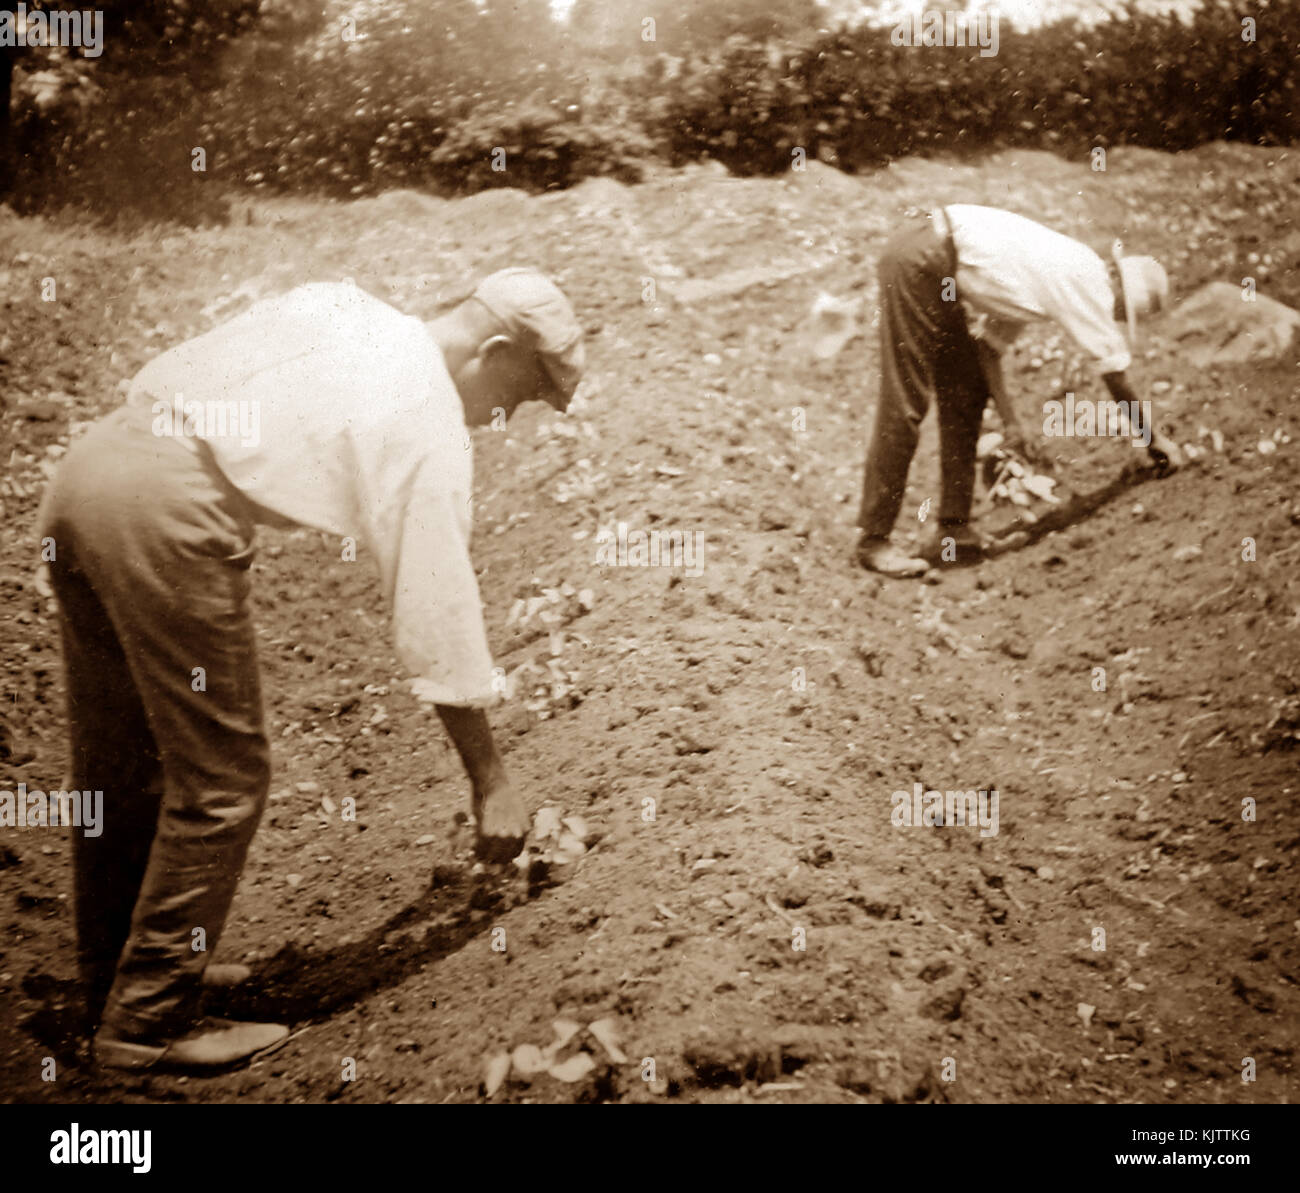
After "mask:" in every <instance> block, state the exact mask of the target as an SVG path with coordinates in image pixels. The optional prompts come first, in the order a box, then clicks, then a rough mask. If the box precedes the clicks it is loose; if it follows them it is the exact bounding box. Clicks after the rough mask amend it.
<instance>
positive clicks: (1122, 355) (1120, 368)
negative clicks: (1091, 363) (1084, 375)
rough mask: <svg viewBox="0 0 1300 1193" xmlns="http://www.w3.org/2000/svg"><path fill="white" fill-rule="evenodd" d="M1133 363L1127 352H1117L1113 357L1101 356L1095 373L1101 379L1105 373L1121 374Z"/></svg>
mask: <svg viewBox="0 0 1300 1193" xmlns="http://www.w3.org/2000/svg"><path fill="white" fill-rule="evenodd" d="M1132 363H1133V357H1132V356H1131V355H1130V354H1129V353H1127V352H1118V353H1116V354H1115V355H1114V356H1103V357H1102V358H1101V359H1100V360H1098V361H1097V372H1098V373H1100V374H1101V375H1102V376H1103V377H1104V376H1105V375H1106V374H1107V373H1122V372H1124V370H1125V369H1127V368H1128V367H1129V366H1130V365H1131V364H1132Z"/></svg>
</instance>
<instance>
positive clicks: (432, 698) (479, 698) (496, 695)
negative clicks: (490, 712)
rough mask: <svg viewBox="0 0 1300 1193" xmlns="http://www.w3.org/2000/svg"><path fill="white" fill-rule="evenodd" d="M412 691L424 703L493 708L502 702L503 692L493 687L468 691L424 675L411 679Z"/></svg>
mask: <svg viewBox="0 0 1300 1193" xmlns="http://www.w3.org/2000/svg"><path fill="white" fill-rule="evenodd" d="M411 691H412V692H413V693H414V695H415V698H416V699H417V700H419V701H421V702H423V703H424V704H447V705H450V706H451V707H452V708H491V707H493V706H494V705H497V704H500V703H501V693H500V692H495V691H493V690H492V689H491V687H488V688H486V689H480V690H478V691H466V690H465V689H463V688H460V689H457V688H453V687H451V686H450V685H449V684H445V683H439V682H438V681H437V680H436V679H429V678H428V677H427V676H423V675H421V676H417V677H416V678H415V679H413V680H411Z"/></svg>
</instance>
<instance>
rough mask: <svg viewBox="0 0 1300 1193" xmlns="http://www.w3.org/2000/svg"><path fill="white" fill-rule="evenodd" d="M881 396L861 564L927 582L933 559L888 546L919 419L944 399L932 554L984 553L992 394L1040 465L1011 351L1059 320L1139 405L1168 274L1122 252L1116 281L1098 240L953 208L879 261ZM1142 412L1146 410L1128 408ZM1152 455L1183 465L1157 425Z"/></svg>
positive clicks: (999, 214) (1012, 437)
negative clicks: (1145, 326) (1004, 359)
mask: <svg viewBox="0 0 1300 1193" xmlns="http://www.w3.org/2000/svg"><path fill="white" fill-rule="evenodd" d="M877 268H878V273H879V279H880V353H881V369H880V373H881V375H880V396H879V400H878V404H877V407H876V421H875V428H874V430H873V432H872V439H871V446H870V449H869V451H868V455H867V462H866V468H865V474H864V477H863V489H862V505H861V508H860V510H859V513H858V526H859V528H860V530H861V539H860V541H859V544H858V560H859V562H860V563H861V564H862V566H863V567H866V568H869V569H871V570H873V571H877V572H882V573H884V574H885V575H890V576H918V575H921V574H923V573H924V572H925V571H926V570H927V568H928V564H927V563H926V560H925V559H915V558H909V557H908V556H907V555H906V554H905V553H904V552H903V551H902V550H900V549H899V548H898V547H896V546H894V545H893V543H891V542H890V538H889V536H890V532H891V531H892V529H893V526H894V522H895V521H896V520H897V517H898V512H899V509H900V507H901V506H902V502H903V493H904V489H905V487H906V484H907V473H908V469H909V467H910V465H911V462H912V456H913V454H914V453H915V451H916V443H917V438H918V435H919V432H920V426H921V420H922V419H923V418H924V417H925V412H926V410H927V409H928V407H929V405H930V401H931V398H932V397H934V398H935V399H936V406H937V412H938V419H939V445H940V459H941V465H942V472H943V488H942V494H941V498H940V506H939V519H938V528H937V532H936V534H935V536H934V543H932V544H931V545H930V546H929V547H928V548H927V549H926V551H925V555H927V556H928V557H931V558H933V557H935V556H937V555H938V554H939V550H940V544H942V543H943V542H944V540H945V539H949V538H950V539H951V540H952V541H953V544H954V545H955V547H956V548H957V550H958V551H959V552H960V553H961V555H962V556H964V557H965V558H970V557H972V556H975V557H977V556H978V555H979V553H980V545H981V542H980V538H979V536H978V535H977V534H976V533H975V532H974V530H973V529H972V528H971V527H970V525H969V519H970V507H971V501H972V498H973V496H974V487H975V444H976V441H977V440H978V438H979V431H980V423H981V420H982V418H983V415H984V407H985V405H986V404H987V402H988V400H989V398H990V397H992V398H993V400H994V402H995V403H996V405H997V407H998V411H999V413H1000V414H1001V416H1002V419H1003V423H1004V426H1005V427H1006V430H1007V439H1008V440H1009V446H1010V447H1011V449H1012V450H1013V451H1019V452H1020V453H1022V454H1024V455H1026V456H1027V458H1029V459H1035V458H1036V457H1037V456H1038V452H1037V451H1036V450H1034V449H1033V448H1032V447H1031V446H1030V445H1029V444H1028V443H1026V441H1025V438H1024V435H1023V432H1022V431H1021V429H1020V424H1019V420H1018V419H1017V417H1016V415H1015V411H1014V409H1013V407H1012V406H1011V403H1010V401H1009V400H1008V398H1007V393H1006V387H1005V385H1004V384H1003V379H1002V364H1001V354H1002V353H1003V352H1004V351H1005V350H1006V348H1007V347H1009V346H1010V344H1011V343H1012V341H1014V340H1015V338H1016V337H1017V336H1018V335H1019V334H1020V332H1021V331H1022V330H1023V329H1024V327H1025V325H1026V324H1028V323H1030V322H1033V321H1036V320H1043V319H1049V320H1052V321H1054V322H1055V323H1057V324H1058V325H1059V326H1060V327H1061V328H1062V329H1064V331H1065V332H1066V334H1067V335H1068V336H1069V337H1070V338H1071V340H1073V342H1074V343H1075V344H1076V345H1077V346H1078V347H1079V348H1080V349H1081V350H1082V351H1083V352H1084V353H1086V354H1087V355H1088V357H1089V358H1090V359H1091V360H1092V362H1093V365H1094V367H1095V368H1096V370H1097V372H1098V373H1099V374H1100V375H1101V378H1102V380H1103V382H1104V383H1105V384H1106V387H1107V389H1108V390H1109V391H1110V393H1111V396H1112V397H1113V398H1114V399H1115V400H1116V401H1123V402H1129V401H1134V400H1135V395H1134V393H1133V391H1132V389H1131V388H1130V386H1129V384H1128V381H1127V379H1126V376H1125V372H1126V370H1127V369H1128V368H1129V366H1130V364H1131V363H1132V357H1131V355H1130V349H1129V342H1127V341H1126V339H1125V335H1124V331H1123V327H1124V324H1125V322H1126V321H1127V325H1128V332H1129V340H1132V339H1133V337H1134V336H1135V334H1136V321H1137V319H1138V318H1139V317H1142V316H1145V315H1148V314H1150V313H1152V312H1153V311H1156V310H1159V309H1160V308H1161V307H1162V306H1163V304H1164V302H1165V300H1166V297H1167V294H1168V279H1167V278H1166V276H1165V271H1164V269H1163V268H1161V266H1160V265H1159V263H1158V262H1156V261H1155V260H1153V259H1152V258H1150V257H1122V256H1120V255H1119V253H1118V251H1117V252H1116V261H1115V272H1116V279H1115V282H1114V284H1113V285H1112V278H1111V274H1110V271H1109V270H1108V268H1107V265H1106V263H1105V262H1104V261H1103V260H1102V259H1101V257H1099V256H1098V255H1097V254H1096V253H1095V252H1093V250H1092V249H1090V248H1089V247H1088V246H1087V245H1085V244H1081V243H1080V242H1079V241H1077V240H1073V239H1071V238H1070V237H1068V236H1063V235H1061V234H1060V233H1059V232H1054V231H1052V230H1051V229H1050V228H1046V227H1044V226H1043V225H1042V224H1039V223H1035V222H1034V221H1033V220H1030V219H1026V218H1025V217H1024V216H1021V215H1016V214H1014V213H1013V212H1010V211H1000V210H998V209H996V208H992V207H975V206H970V205H966V204H953V205H951V206H949V207H945V208H940V209H939V210H937V211H935V212H933V213H932V214H931V215H930V216H928V217H926V218H925V219H923V220H920V221H917V222H916V223H915V224H914V225H913V226H912V227H910V228H907V229H904V230H903V231H901V232H899V233H897V234H896V235H895V236H894V237H893V238H891V240H890V241H889V243H888V244H887V245H886V246H885V250H884V252H883V253H882V255H881V258H880V261H879V264H878V267H877ZM1128 409H1134V407H1128ZM1147 450H1148V451H1149V452H1150V454H1151V456H1152V458H1153V459H1154V460H1155V461H1156V463H1157V464H1158V465H1159V466H1160V467H1161V468H1162V469H1163V470H1164V471H1166V472H1170V471H1173V470H1174V469H1175V468H1177V467H1178V466H1179V465H1180V463H1181V456H1180V453H1179V451H1178V448H1177V446H1175V444H1174V443H1173V442H1172V441H1171V440H1169V439H1168V438H1166V437H1165V436H1163V435H1161V434H1159V433H1154V432H1153V434H1152V438H1151V440H1150V442H1149V444H1148V448H1147Z"/></svg>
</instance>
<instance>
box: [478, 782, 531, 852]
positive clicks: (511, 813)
mask: <svg viewBox="0 0 1300 1193" xmlns="http://www.w3.org/2000/svg"><path fill="white" fill-rule="evenodd" d="M473 799H474V804H473V807H474V821H475V824H476V826H477V829H478V840H477V842H476V843H475V846H474V851H475V853H477V854H478V856H479V857H480V858H482V859H483V860H484V861H485V862H508V861H509V860H510V859H511V858H513V857H516V856H518V854H519V851H520V850H521V849H523V847H524V841H525V840H526V839H527V837H528V830H529V828H530V827H531V824H530V822H529V820H528V810H527V808H525V807H524V801H523V800H522V799H520V797H519V793H518V792H517V791H516V790H515V789H514V786H513V784H511V782H510V780H509V779H507V778H505V777H502V778H500V779H498V780H497V781H495V782H494V783H493V784H491V785H490V786H488V787H477V786H476V787H475V788H474V797H473Z"/></svg>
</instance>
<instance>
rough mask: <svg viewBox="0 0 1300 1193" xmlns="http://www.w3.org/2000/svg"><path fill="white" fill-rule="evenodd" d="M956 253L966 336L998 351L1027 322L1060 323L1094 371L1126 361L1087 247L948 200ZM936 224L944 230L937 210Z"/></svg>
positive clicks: (1105, 282) (1100, 265) (1097, 261)
mask: <svg viewBox="0 0 1300 1193" xmlns="http://www.w3.org/2000/svg"><path fill="white" fill-rule="evenodd" d="M943 212H946V213H947V216H948V225H949V227H950V228H951V230H952V239H953V247H954V248H955V249H956V250H957V296H958V298H959V299H960V301H961V303H962V306H963V309H964V311H965V314H966V321H967V325H968V326H969V328H970V333H971V335H972V336H974V337H975V338H976V339H982V340H984V341H985V342H986V343H988V344H989V345H990V346H991V347H993V348H994V349H995V350H996V351H998V352H1003V351H1005V350H1006V349H1007V348H1008V347H1009V346H1010V345H1011V343H1012V341H1014V340H1015V338H1016V337H1017V336H1018V335H1019V334H1020V332H1021V331H1023V330H1024V326H1025V324H1026V323H1029V322H1032V321H1034V320H1038V319H1050V320H1053V321H1054V322H1055V323H1057V324H1059V325H1060V326H1061V327H1062V328H1063V329H1064V330H1065V332H1066V334H1067V335H1068V336H1069V337H1070V339H1071V340H1073V341H1074V343H1075V344H1076V345H1078V347H1079V348H1080V350H1081V351H1083V352H1084V353H1086V354H1087V355H1088V356H1089V357H1090V358H1091V359H1092V361H1093V363H1094V366H1095V368H1096V370H1097V372H1098V373H1103V374H1104V373H1120V372H1123V371H1124V370H1125V369H1127V368H1128V367H1129V365H1130V364H1132V356H1131V355H1130V353H1129V348H1128V344H1127V342H1126V341H1125V339H1124V335H1123V332H1122V330H1121V328H1120V325H1119V324H1117V323H1116V322H1115V295H1114V292H1113V291H1112V290H1111V287H1110V277H1109V274H1108V272H1107V269H1106V263H1105V262H1104V261H1103V260H1102V259H1101V258H1100V257H1099V256H1098V255H1097V254H1096V253H1094V252H1093V251H1092V249H1090V248H1089V247H1088V246H1087V245H1086V244H1081V243H1080V242H1079V241H1077V240H1074V239H1073V238H1071V237H1069V236H1063V235H1062V234H1061V233H1060V232H1054V231H1052V229H1051V228H1046V227H1044V226H1043V225H1042V224H1040V223H1036V222H1035V221H1034V220H1031V219H1026V218H1025V217H1024V216H1023V215H1016V214H1015V213H1014V212H1011V211H1002V210H1000V209H998V208H996V207H977V206H974V205H972V204H966V203H953V204H951V205H949V206H948V207H945V208H944V209H943ZM936 226H937V227H938V228H939V229H940V231H943V230H944V223H943V213H942V212H939V213H936Z"/></svg>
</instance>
